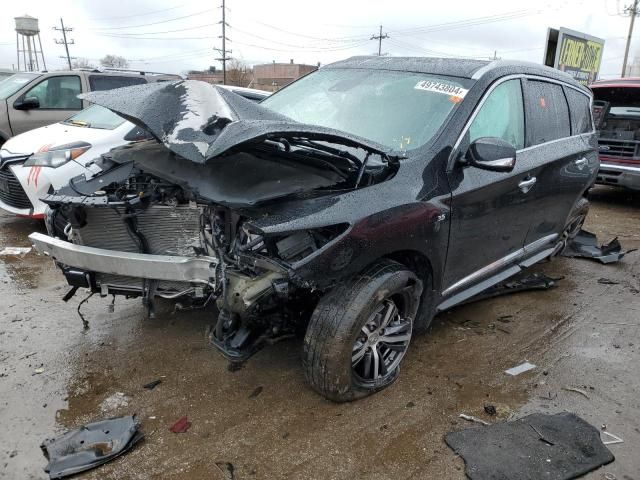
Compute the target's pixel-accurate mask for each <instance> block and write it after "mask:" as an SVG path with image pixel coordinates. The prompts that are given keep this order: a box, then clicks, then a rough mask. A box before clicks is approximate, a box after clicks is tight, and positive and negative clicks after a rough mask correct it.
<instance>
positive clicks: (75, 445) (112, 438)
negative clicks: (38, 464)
mask: <svg viewBox="0 0 640 480" xmlns="http://www.w3.org/2000/svg"><path fill="white" fill-rule="evenodd" d="M138 427H139V424H138V420H137V419H136V417H135V415H129V416H126V417H119V418H112V419H109V420H103V421H100V422H94V423H89V424H87V425H84V426H83V427H80V428H79V429H77V430H72V431H70V432H67V433H65V434H64V435H62V436H60V437H58V438H55V439H47V440H45V441H44V442H42V445H40V448H42V453H44V456H45V457H46V458H47V459H48V460H49V463H48V464H47V466H46V467H45V469H44V471H45V472H46V473H48V474H49V478H64V477H68V476H70V475H75V474H76V473H79V472H84V471H86V470H90V469H92V468H95V467H98V466H100V465H102V464H104V463H107V462H109V461H111V460H113V459H114V458H116V457H118V456H120V455H122V454H123V453H125V452H127V451H128V450H130V449H131V448H132V447H133V446H134V445H135V444H136V443H138V442H139V441H140V440H141V439H142V438H143V437H144V434H143V433H142V432H140V431H139V430H138Z"/></svg>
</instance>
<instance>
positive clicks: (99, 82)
mask: <svg viewBox="0 0 640 480" xmlns="http://www.w3.org/2000/svg"><path fill="white" fill-rule="evenodd" d="M141 83H147V79H146V78H142V77H117V76H114V75H90V76H89V88H91V90H92V91H94V92H95V91H97V90H113V89H114V88H121V87H129V86H131V85H140V84H141Z"/></svg>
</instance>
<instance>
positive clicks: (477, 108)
mask: <svg viewBox="0 0 640 480" xmlns="http://www.w3.org/2000/svg"><path fill="white" fill-rule="evenodd" d="M490 66H491V63H490V64H488V65H485V66H484V67H482V68H481V69H480V70H483V69H485V68H486V69H487V71H488V70H490V68H488V67H490ZM480 70H477V71H476V72H475V73H474V74H473V77H472V78H473V79H476V78H475V76H476V74H478V72H480ZM483 74H484V72H483ZM480 76H482V75H480ZM478 78H480V77H478ZM515 79H526V80H537V81H544V82H549V83H555V84H557V85H560V86H565V87H567V88H572V89H573V90H575V91H577V92H579V93H582V94H583V95H584V96H586V97H587V98H589V102H590V105H591V104H592V103H593V95H589V94H588V93H587V92H584V91H583V90H581V89H580V88H578V87H576V86H574V85H570V84H568V83H566V82H564V81H562V80H556V79H555V78H548V77H543V76H540V75H533V74H525V73H514V74H511V75H506V76H504V77H501V78H499V79H498V80H496V81H495V82H493V83H492V84H491V86H490V87H489V88H488V89H487V91H486V92H485V93H484V95H483V96H482V98H481V99H480V101H479V102H478V104H477V105H476V106H475V108H474V110H473V112H472V113H471V116H470V117H469V118H468V119H467V121H466V123H465V124H464V127H463V128H462V131H461V132H460V134H459V135H458V139H457V140H456V142H455V143H454V144H453V149H452V150H451V155H450V156H449V161H448V162H447V163H448V165H447V170H448V171H450V170H451V169H452V168H453V166H454V164H455V157H456V154H457V152H458V148H459V147H460V144H461V143H462V139H463V138H464V136H465V135H466V134H467V132H468V131H469V128H470V127H471V124H472V123H473V121H474V120H475V118H476V116H477V115H478V113H479V111H480V109H481V108H482V106H483V105H484V103H485V101H486V100H487V98H488V97H489V95H491V93H492V92H493V91H494V90H495V89H496V88H497V87H498V86H499V85H501V84H502V83H504V82H508V81H509V80H515ZM521 89H522V101H523V105H522V108H523V111H524V114H525V136H526V133H527V132H526V114H527V112H526V110H525V106H524V102H525V92H524V88H522V87H521ZM567 107H568V108H569V112H571V107H569V101H568V100H567ZM569 114H571V113H569ZM591 126H592V130H591V131H590V132H584V133H577V134H575V135H570V136H568V137H562V138H556V139H554V140H549V141H548V142H544V143H538V144H537V145H531V146H529V147H524V148H521V149H519V150H516V154H518V153H519V152H525V151H527V150H530V149H532V148H537V147H540V146H542V145H548V144H552V143H555V142H558V141H560V140H566V139H568V138H573V137H581V136H582V135H590V134H593V133H594V131H595V128H594V125H593V116H592V118H591ZM525 141H526V138H525Z"/></svg>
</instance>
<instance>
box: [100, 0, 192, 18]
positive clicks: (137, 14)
mask: <svg viewBox="0 0 640 480" xmlns="http://www.w3.org/2000/svg"><path fill="white" fill-rule="evenodd" d="M184 6H185V4H184V3H183V4H182V5H178V6H177V7H171V8H163V9H162V10H154V11H152V12H147V13H134V14H131V15H121V16H119V17H102V18H90V19H89V20H91V21H95V20H98V21H102V20H120V19H122V18H132V17H148V16H149V15H155V14H156V13H162V12H168V11H170V10H176V9H178V8H182V7H184Z"/></svg>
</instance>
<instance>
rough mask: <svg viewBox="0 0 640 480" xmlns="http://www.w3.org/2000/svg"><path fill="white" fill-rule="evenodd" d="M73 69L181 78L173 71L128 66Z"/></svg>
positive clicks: (77, 69)
mask: <svg viewBox="0 0 640 480" xmlns="http://www.w3.org/2000/svg"><path fill="white" fill-rule="evenodd" d="M73 70H76V71H81V72H96V73H99V72H101V73H104V72H107V73H111V72H113V73H117V72H121V73H137V74H138V75H168V76H171V77H176V78H181V77H180V75H178V74H175V73H163V72H148V71H144V70H135V69H128V68H113V67H78V68H74V69H73Z"/></svg>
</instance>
